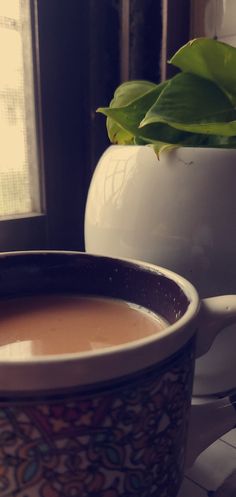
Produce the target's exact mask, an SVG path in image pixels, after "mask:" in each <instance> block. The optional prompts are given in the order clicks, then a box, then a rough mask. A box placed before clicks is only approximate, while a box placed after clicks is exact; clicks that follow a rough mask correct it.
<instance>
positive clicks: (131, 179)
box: [85, 38, 236, 394]
mask: <svg viewBox="0 0 236 497" xmlns="http://www.w3.org/2000/svg"><path fill="white" fill-rule="evenodd" d="M170 63H171V64H173V65H175V66H176V67H178V68H179V69H180V72H179V73H178V74H177V75H176V76H174V77H173V78H171V79H169V80H167V81H164V82H162V83H160V84H155V83H152V82H149V81H128V82H126V83H123V84H121V85H120V86H119V87H118V88H117V89H116V91H115V93H114V98H113V100H112V101H111V103H110V105H109V107H105V108H104V107H103V108H100V109H98V110H99V111H100V112H102V113H103V114H105V116H106V117H107V131H108V136H109V138H110V140H111V142H112V143H113V145H111V146H110V147H109V148H108V149H107V150H106V151H105V153H104V154H103V155H102V157H101V159H100V161H99V163H98V165H97V168H96V170H95V172H94V175H93V178H92V181H91V185H90V189H89V193H88V198H87V205H86V212H85V245H86V250H87V251H89V252H96V253H100V254H105V255H106V254H107V255H113V256H121V257H131V258H136V259H143V260H147V261H150V262H153V263H155V264H158V265H160V266H164V267H168V268H169V269H172V270H174V271H176V272H178V273H180V274H182V275H183V276H185V277H186V278H188V279H189V280H190V281H192V282H193V283H194V285H195V286H196V287H197V288H198V290H199V293H200V295H201V296H203V297H206V296H210V295H212V294H221V293H236V262H235V253H236V229H235V219H236V199H235V197H236V110H235V106H236V48H234V47H232V46H230V45H227V44H225V43H222V42H219V41H217V40H212V39H207V38H199V39H195V40H192V41H190V42H189V43H187V44H186V45H185V46H183V47H182V48H180V50H178V52H177V53H176V54H175V55H174V56H173V57H172V59H171V60H170ZM233 342H234V343H235V345H236V333H235V329H229V330H227V331H226V332H225V333H222V334H221V337H220V338H219V339H217V341H216V343H215V346H214V347H213V348H212V351H211V353H210V354H211V355H210V356H209V354H207V355H206V358H203V359H200V360H199V361H197V376H196V382H195V383H196V384H195V392H197V393H201V394H202V393H204V394H208V393H218V392H221V391H223V390H225V389H231V388H234V387H235V384H234V382H235V380H234V378H235V375H236V369H235V368H236V366H235V357H234V346H232V344H233ZM224 353H225V354H227V367H226V365H225V364H223V363H222V360H221V359H222V354H224ZM212 362H214V363H215V364H214V369H217V377H216V376H215V371H214V378H213V374H212V367H211V365H212ZM203 377H204V379H203Z"/></svg>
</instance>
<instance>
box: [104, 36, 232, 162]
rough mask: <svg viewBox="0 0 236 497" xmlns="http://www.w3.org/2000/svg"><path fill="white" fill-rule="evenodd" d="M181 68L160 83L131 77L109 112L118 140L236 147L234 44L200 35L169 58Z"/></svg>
mask: <svg viewBox="0 0 236 497" xmlns="http://www.w3.org/2000/svg"><path fill="white" fill-rule="evenodd" d="M169 63H170V64H173V65H174V66H176V67H177V68H179V70H180V72H179V73H178V74H177V75H175V76H173V77H172V78H171V79H168V80H166V81H164V82H162V83H159V84H155V83H152V82H150V81H128V82H125V83H122V84H121V85H120V86H119V87H118V88H117V89H116V91H115V93H114V98H113V99H112V101H111V102H110V105H109V107H100V108H99V109H98V112H101V113H103V114H105V116H106V117H107V131H108V136H109V139H110V141H111V142H112V143H116V144H138V145H145V144H149V145H152V146H153V147H154V149H155V151H156V153H157V154H159V153H160V152H161V151H163V150H164V149H169V148H173V147H176V146H182V147H217V148H236V48H234V47H232V46H230V45H228V44H226V43H223V42H220V41H217V40H213V39H208V38H196V39H194V40H192V41H189V42H188V43H187V44H186V45H184V46H183V47H181V48H180V49H179V50H178V51H177V52H176V53H175V55H174V56H173V57H172V58H171V60H170V61H169Z"/></svg>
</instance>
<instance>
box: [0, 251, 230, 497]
mask: <svg viewBox="0 0 236 497" xmlns="http://www.w3.org/2000/svg"><path fill="white" fill-rule="evenodd" d="M67 293H68V294H69V295H71V294H82V295H97V296H103V297H104V296H105V297H106V296H107V297H111V298H115V299H116V298H117V299H122V300H125V301H129V302H133V303H135V304H137V305H140V306H143V307H145V308H147V309H149V310H151V311H152V312H154V313H156V314H158V315H161V316H162V317H163V318H164V319H165V320H166V321H167V322H168V323H169V325H168V326H167V327H166V328H165V329H164V330H162V331H161V332H159V333H158V334H157V335H152V336H149V337H146V338H142V339H139V340H136V341H134V342H130V343H128V344H123V345H119V346H113V347H108V348H106V349H97V350H93V351H86V352H81V353H73V354H64V355H58V356H56V355H54V356H39V357H37V358H33V359H29V360H25V359H24V360H23V359H22V360H19V359H18V360H17V361H15V360H14V359H9V360H4V361H1V362H0V442H1V443H0V496H1V497H6V496H10V495H11V496H13V495H14V496H17V497H39V496H40V497H62V496H63V497H72V496H76V497H77V496H80V497H94V496H96V497H151V496H153V497H154V496H155V497H176V495H177V493H178V490H179V488H180V485H181V482H182V478H183V471H184V468H185V467H186V464H187V465H188V464H191V463H192V462H193V461H194V458H195V457H197V455H198V454H199V453H200V451H201V450H203V449H204V448H205V447H206V446H207V445H209V444H210V443H211V442H213V441H214V440H215V439H216V438H217V437H218V436H219V435H221V434H223V433H224V432H226V431H227V430H229V429H231V428H232V427H233V426H234V425H235V422H236V413H235V409H234V399H233V398H227V399H219V400H217V401H214V402H211V400H209V402H205V403H202V402H201V401H200V400H199V402H198V403H197V404H195V405H192V407H191V395H192V384H193V376H194V364H195V357H197V356H199V355H201V354H204V353H205V352H206V351H207V350H208V349H209V347H210V346H211V344H212V342H213V340H214V337H215V336H216V335H217V333H218V332H219V331H220V330H221V329H222V328H223V327H224V326H225V325H227V324H229V323H231V322H236V295H229V296H220V297H213V298H208V299H205V300H202V301H200V299H199V297H198V293H197V291H196V289H195V288H194V287H193V285H192V284H191V283H189V282H188V281H187V280H186V279H184V278H183V277H181V276H179V275H177V274H175V273H174V272H172V271H169V270H167V269H162V268H160V267H158V266H154V265H152V264H149V263H144V262H138V261H132V260H125V259H116V258H110V257H103V256H95V255H91V254H86V253H79V252H63V251H48V252H46V251H35V252H21V253H20V252H14V253H2V254H1V255H0V298H1V300H2V299H6V298H8V299H9V298H14V302H15V298H17V296H22V295H31V296H32V295H35V298H37V296H38V295H42V294H63V295H64V294H67ZM84 333H86V330H84ZM111 333H112V329H111ZM222 406H225V408H224V409H222ZM225 412H227V416H225ZM190 414H191V417H190ZM196 421H197V423H196ZM199 421H200V422H199ZM201 421H202V423H201ZM208 421H209V422H208ZM188 432H189V437H188V441H187V435H188Z"/></svg>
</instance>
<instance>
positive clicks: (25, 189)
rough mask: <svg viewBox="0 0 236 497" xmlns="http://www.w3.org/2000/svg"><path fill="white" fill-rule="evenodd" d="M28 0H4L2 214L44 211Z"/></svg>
mask: <svg viewBox="0 0 236 497" xmlns="http://www.w3.org/2000/svg"><path fill="white" fill-rule="evenodd" d="M30 26H31V23H30V9H29V4H28V2H24V3H23V2H21V1H20V0H10V1H4V0H3V1H1V2H0V67H1V72H0V136H2V140H1V147H0V218H2V217H5V216H8V217H9V216H11V217H13V216H16V215H20V214H21V215H22V214H23V215H31V214H33V213H40V212H41V202H40V185H39V160H38V152H37V139H36V119H35V105H34V102H35V95H34V82H33V58H32V43H31V28H30Z"/></svg>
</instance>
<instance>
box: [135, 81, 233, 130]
mask: <svg viewBox="0 0 236 497" xmlns="http://www.w3.org/2000/svg"><path fill="white" fill-rule="evenodd" d="M155 123H165V124H168V125H169V126H171V127H174V128H176V129H179V130H182V131H188V132H191V133H203V134H211V135H214V134H215V135H223V136H233V135H235V134H236V112H235V109H234V107H233V105H232V103H231V102H230V100H229V98H228V97H227V96H226V94H225V93H224V92H223V91H222V90H221V89H220V88H219V87H218V86H217V85H216V84H214V83H213V82H211V81H209V80H207V79H204V78H200V77H199V76H196V75H194V74H189V73H180V74H177V76H175V77H173V78H172V79H171V80H170V81H169V82H168V84H167V85H166V87H165V88H164V89H163V91H162V92H161V94H160V96H159V98H158V99H157V100H156V102H155V103H154V104H153V106H152V107H151V108H150V109H149V111H148V112H147V113H146V115H145V118H144V119H143V120H142V121H141V124H140V127H145V126H146V125H150V124H155Z"/></svg>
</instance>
